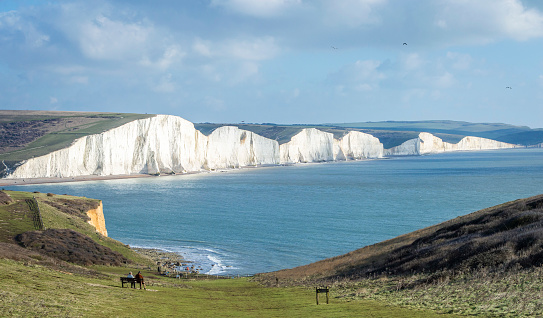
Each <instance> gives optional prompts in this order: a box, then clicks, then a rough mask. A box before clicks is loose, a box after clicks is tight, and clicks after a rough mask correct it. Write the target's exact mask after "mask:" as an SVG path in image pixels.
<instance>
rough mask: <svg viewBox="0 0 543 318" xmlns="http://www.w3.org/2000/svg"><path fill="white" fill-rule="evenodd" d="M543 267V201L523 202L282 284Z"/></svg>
mask: <svg viewBox="0 0 543 318" xmlns="http://www.w3.org/2000/svg"><path fill="white" fill-rule="evenodd" d="M541 265H543V195H538V196H534V197H530V198H527V199H520V200H516V201H512V202H508V203H505V204H501V205H498V206H495V207H491V208H488V209H484V210H481V211H477V212H474V213H471V214H468V215H465V216H461V217H458V218H455V219H453V220H450V221H447V222H444V223H441V224H438V225H434V226H431V227H428V228H425V229H421V230H418V231H415V232H412V233H409V234H405V235H402V236H399V237H396V238H394V239H391V240H388V241H384V242H381V243H377V244H374V245H371V246H367V247H364V248H361V249H359V250H356V251H353V252H350V253H348V254H345V255H341V256H337V257H334V258H329V259H325V260H322V261H319V262H316V263H313V264H309V265H306V266H300V267H296V268H293V269H287V270H282V271H278V272H273V273H267V274H262V276H263V277H266V276H268V277H269V276H271V277H278V278H282V279H285V278H287V279H293V280H302V279H307V278H313V279H325V280H329V279H332V280H333V279H338V278H347V279H359V278H364V277H370V276H373V277H375V276H379V275H390V274H392V275H400V276H401V275H412V274H416V273H436V272H440V271H458V272H462V271H470V270H473V269H480V268H486V269H489V270H507V269H511V268H516V269H518V268H531V267H538V266H541Z"/></svg>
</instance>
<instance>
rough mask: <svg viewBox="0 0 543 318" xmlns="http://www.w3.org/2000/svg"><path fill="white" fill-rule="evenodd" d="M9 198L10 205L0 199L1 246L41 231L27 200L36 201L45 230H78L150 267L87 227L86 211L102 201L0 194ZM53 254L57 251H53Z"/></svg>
mask: <svg viewBox="0 0 543 318" xmlns="http://www.w3.org/2000/svg"><path fill="white" fill-rule="evenodd" d="M6 196H7V197H9V198H10V199H11V200H10V201H9V202H6V201H8V200H5V199H4V200H3V202H6V203H4V204H2V203H1V202H2V200H1V199H0V242H2V243H10V244H16V243H17V241H16V237H17V236H18V235H21V234H23V233H27V232H30V231H36V230H38V229H37V228H36V226H35V224H34V213H33V212H32V211H31V209H30V206H29V204H28V202H27V200H29V199H32V198H33V197H34V198H36V200H37V202H38V205H39V208H40V212H41V217H42V220H43V225H44V226H45V229H48V230H52V229H55V230H59V229H69V230H74V231H76V232H78V233H80V234H82V235H84V236H87V237H88V238H90V239H91V240H92V241H93V242H95V243H96V244H98V245H101V246H104V247H106V248H108V249H110V250H112V251H114V252H116V253H120V254H122V255H123V256H124V257H125V258H126V259H128V260H129V261H130V262H133V263H141V264H146V265H150V263H149V260H148V259H146V258H143V257H141V256H140V255H139V254H137V253H135V252H134V251H132V250H131V249H130V248H128V247H127V246H125V245H124V244H122V243H120V242H118V241H115V240H113V239H111V238H108V237H104V236H102V235H101V234H99V233H97V232H96V230H95V228H94V227H93V226H91V225H90V224H88V223H87V218H86V214H85V213H83V212H81V210H82V211H86V210H88V208H90V207H92V206H95V204H96V203H97V202H98V200H94V199H88V198H79V197H73V196H70V195H53V194H45V193H29V192H19V191H0V197H4V198H5V197H6ZM55 206H59V207H61V208H57V207H55ZM69 207H72V209H69ZM78 211H79V212H78ZM106 226H107V224H106ZM53 234H54V233H53ZM64 235H66V234H64ZM44 244H46V243H44ZM55 244H59V242H55V241H50V242H49V244H48V245H55ZM53 252H55V251H54V250H53ZM56 252H58V251H56Z"/></svg>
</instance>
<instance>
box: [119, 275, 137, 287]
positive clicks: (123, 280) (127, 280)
mask: <svg viewBox="0 0 543 318" xmlns="http://www.w3.org/2000/svg"><path fill="white" fill-rule="evenodd" d="M137 282H138V280H137V279H136V278H128V277H121V286H122V287H121V288H124V284H126V285H127V286H126V287H128V283H130V287H132V288H136V283H137ZM139 284H140V289H141V282H139Z"/></svg>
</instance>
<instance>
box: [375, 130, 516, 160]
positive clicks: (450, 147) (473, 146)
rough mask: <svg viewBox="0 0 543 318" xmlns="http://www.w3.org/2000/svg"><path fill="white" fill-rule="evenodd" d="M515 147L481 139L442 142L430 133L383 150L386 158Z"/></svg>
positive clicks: (468, 138) (514, 146) (466, 138)
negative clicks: (453, 142)
mask: <svg viewBox="0 0 543 318" xmlns="http://www.w3.org/2000/svg"><path fill="white" fill-rule="evenodd" d="M516 147H518V146H517V145H513V144H508V143H505V142H501V141H496V140H492V139H486V138H481V137H471V136H467V137H464V138H462V140H460V141H459V142H458V143H456V144H452V143H448V142H444V141H443V140H442V139H441V138H438V137H436V136H434V135H432V134H430V133H425V132H423V133H420V134H419V136H418V137H417V138H414V139H410V140H407V141H406V142H404V143H402V144H401V145H399V146H396V147H393V148H390V149H385V155H387V156H418V155H426V154H435V153H442V152H448V151H469V150H491V149H505V148H516Z"/></svg>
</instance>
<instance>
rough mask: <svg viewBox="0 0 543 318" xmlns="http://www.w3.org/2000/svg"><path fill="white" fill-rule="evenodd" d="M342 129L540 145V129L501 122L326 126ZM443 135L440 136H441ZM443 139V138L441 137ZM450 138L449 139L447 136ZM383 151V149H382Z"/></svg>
mask: <svg viewBox="0 0 543 318" xmlns="http://www.w3.org/2000/svg"><path fill="white" fill-rule="evenodd" d="M329 125H333V126H337V127H343V128H360V129H371V130H375V131H402V132H406V131H416V132H429V133H431V134H434V135H436V136H438V137H440V138H442V139H443V140H444V141H447V140H446V138H451V139H450V140H451V141H449V142H453V141H454V140H460V139H458V137H463V136H475V137H482V138H488V139H494V140H498V141H502V142H507V143H512V144H519V145H525V146H530V145H536V144H538V143H541V142H543V129H531V128H530V127H527V126H514V125H509V124H500V123H469V122H462V121H450V120H428V121H381V122H361V123H356V122H353V123H341V124H329ZM440 134H442V135H440ZM442 136H445V138H443V137H442ZM447 136H449V137H447ZM385 148H386V147H385Z"/></svg>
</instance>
